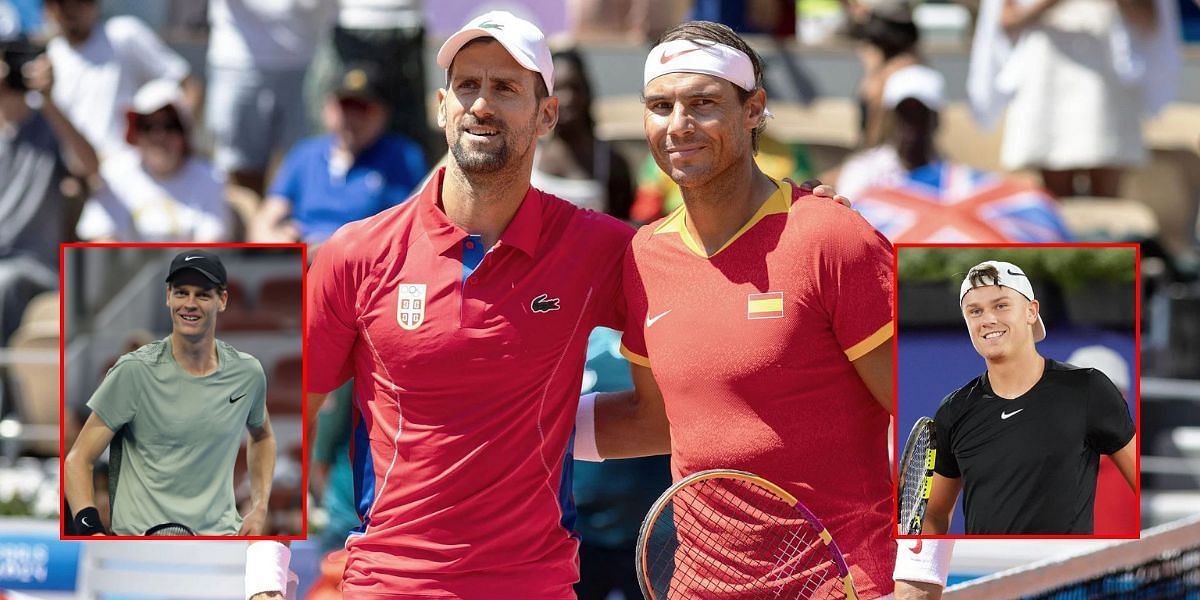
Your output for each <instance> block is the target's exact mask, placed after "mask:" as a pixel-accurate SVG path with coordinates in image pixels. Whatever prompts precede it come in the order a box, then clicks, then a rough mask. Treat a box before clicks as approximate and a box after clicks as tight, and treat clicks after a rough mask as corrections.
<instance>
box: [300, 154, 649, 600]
mask: <svg viewBox="0 0 1200 600" xmlns="http://www.w3.org/2000/svg"><path fill="white" fill-rule="evenodd" d="M443 176H444V171H442V170H439V171H438V172H437V173H436V174H435V175H434V177H433V178H432V179H431V181H430V182H429V183H428V184H427V185H426V186H425V187H424V188H423V189H422V190H420V191H419V192H418V193H417V195H416V196H414V197H413V198H412V199H411V200H409V201H408V202H406V203H404V204H401V205H400V206H397V207H395V208H392V209H389V210H387V211H384V212H382V213H380V214H378V215H376V216H374V217H371V218H368V219H364V220H362V221H357V222H354V223H350V224H348V225H346V226H345V227H343V228H342V229H340V230H339V231H338V232H337V233H336V234H335V235H334V236H333V237H332V238H331V239H330V240H329V241H328V242H327V243H326V244H325V245H324V246H322V248H321V250H320V252H319V253H318V254H317V257H316V260H315V262H314V263H313V266H312V270H311V272H310V277H309V298H310V306H309V311H308V329H309V332H308V333H309V338H308V339H309V347H310V348H312V350H311V359H312V360H310V361H309V365H308V384H309V389H310V390H312V391H313V392H328V391H330V390H333V389H335V388H336V387H338V386H339V385H341V384H342V383H344V382H345V381H346V380H347V379H348V378H350V377H354V381H355V384H354V394H355V406H356V409H357V411H358V414H357V415H356V430H355V437H354V444H353V448H352V452H351V453H352V459H353V463H354V466H355V468H356V478H355V479H356V481H355V483H356V492H357V494H358V499H359V509H360V511H359V512H360V514H361V515H362V516H363V517H364V526H363V528H362V531H361V532H360V533H356V534H352V535H351V537H350V539H349V541H348V542H347V548H348V549H349V551H350V552H349V561H348V562H347V565H346V571H345V576H344V586H345V588H344V589H345V592H346V594H347V597H379V598H383V597H387V598H472V599H473V598H494V599H506V598H513V599H517V598H522V599H524V598H546V599H556V598H574V594H573V593H572V591H571V585H572V584H573V583H574V582H575V581H576V580H577V579H578V565H577V561H576V553H577V549H578V542H577V539H576V537H575V536H574V534H573V532H572V531H571V527H572V524H573V521H574V507H573V505H572V504H571V501H570V489H571V487H570V476H571V473H570V468H569V467H570V461H571V457H570V455H569V454H568V440H569V438H570V436H571V431H572V427H573V425H574V420H575V409H576V404H577V400H578V394H579V390H580V387H581V380H582V376H583V370H584V369H583V365H584V360H585V358H586V347H587V339H588V334H589V332H590V331H591V330H592V328H593V327H595V326H597V325H604V326H608V327H616V328H619V327H621V326H622V325H623V324H624V305H623V300H622V296H621V292H620V285H621V259H622V256H623V254H624V250H625V247H626V246H627V244H628V242H629V240H630V239H631V238H632V237H633V233H634V232H633V230H631V229H630V228H629V227H627V226H626V225H624V224H622V223H621V222H619V221H617V220H615V219H613V218H611V217H608V216H606V215H602V214H598V213H595V212H592V211H585V210H581V209H578V208H576V207H575V206H573V205H571V204H569V203H568V202H565V201H563V200H561V199H559V198H556V197H554V196H550V195H548V194H545V193H543V192H541V191H539V190H536V189H533V188H530V190H529V191H528V193H527V194H526V195H525V199H524V200H523V201H522V204H521V207H520V208H519V209H518V211H517V213H516V215H515V216H514V217H513V220H512V222H511V223H510V224H509V226H508V228H507V229H505V231H504V233H503V234H502V235H501V236H500V240H499V241H498V242H497V243H496V245H495V246H494V247H493V248H491V249H490V250H489V251H488V252H487V253H486V255H484V257H483V260H482V261H481V262H480V263H479V265H478V267H476V268H475V269H474V270H473V272H470V275H469V277H466V278H465V279H464V272H468V271H470V269H467V270H466V271H464V265H463V249H464V246H465V245H466V244H469V243H472V242H470V241H469V240H467V232H465V231H463V230H462V229H460V228H459V227H458V226H456V225H455V224H453V223H452V222H450V220H449V219H448V218H447V217H446V215H445V213H444V212H443V211H442V209H441V189H442V179H443Z"/></svg>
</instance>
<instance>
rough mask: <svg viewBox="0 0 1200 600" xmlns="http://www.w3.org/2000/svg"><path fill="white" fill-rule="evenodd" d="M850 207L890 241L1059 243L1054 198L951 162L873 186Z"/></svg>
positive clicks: (1062, 229)
mask: <svg viewBox="0 0 1200 600" xmlns="http://www.w3.org/2000/svg"><path fill="white" fill-rule="evenodd" d="M853 207H854V208H855V209H857V210H858V212H860V213H861V214H862V215H863V217H864V218H866V219H867V221H869V222H870V223H871V224H872V225H874V226H875V228H876V229H878V230H879V231H880V232H882V233H883V234H884V235H886V236H887V237H888V239H889V240H891V241H892V242H933V243H950V242H965V243H972V242H982V243H989V242H1031V243H1043V242H1062V241H1068V240H1070V238H1071V234H1070V233H1069V232H1068V231H1067V228H1066V225H1065V224H1064V223H1063V220H1062V216H1060V215H1059V213H1058V207H1057V204H1056V203H1055V200H1054V199H1053V198H1052V197H1050V195H1049V194H1047V193H1046V192H1045V191H1044V190H1042V189H1041V188H1039V187H1037V186H1035V185H1032V184H1029V183H1027V182H1024V181H1021V180H1017V179H1013V178H1009V177H1003V176H999V175H994V174H991V173H985V172H983V171H978V170H976V169H973V168H971V167H968V166H965V165H960V164H954V163H951V162H944V161H943V162H935V163H931V164H928V165H925V166H923V167H920V168H918V169H916V170H914V171H912V172H911V173H909V175H908V178H907V179H905V180H903V181H901V182H900V183H898V184H894V185H889V186H884V187H873V188H870V189H868V190H866V191H865V192H863V195H862V197H861V198H856V199H854V201H853Z"/></svg>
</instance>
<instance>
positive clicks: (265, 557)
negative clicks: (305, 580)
mask: <svg viewBox="0 0 1200 600" xmlns="http://www.w3.org/2000/svg"><path fill="white" fill-rule="evenodd" d="M291 561H292V550H291V548H288V547H287V546H284V545H283V544H280V543H279V542H274V541H269V540H268V541H262V542H251V543H250V545H249V546H247V547H246V600H250V598H252V597H254V595H255V594H261V593H263V592H279V593H281V594H283V596H284V598H294V597H295V594H296V584H297V583H299V578H297V577H296V574H295V573H293V572H291V571H289V570H288V564H289V563H291Z"/></svg>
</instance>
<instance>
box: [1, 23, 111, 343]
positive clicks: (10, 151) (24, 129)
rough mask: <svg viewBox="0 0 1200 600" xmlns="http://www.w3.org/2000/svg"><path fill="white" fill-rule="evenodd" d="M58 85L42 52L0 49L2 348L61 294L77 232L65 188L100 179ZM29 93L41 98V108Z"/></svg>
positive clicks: (9, 46) (15, 46) (17, 47)
mask: <svg viewBox="0 0 1200 600" xmlns="http://www.w3.org/2000/svg"><path fill="white" fill-rule="evenodd" d="M54 82H55V73H54V70H53V68H52V67H51V64H50V61H49V60H48V59H46V58H45V57H44V56H37V54H36V48H31V47H29V46H28V45H27V44H22V43H20V42H9V43H5V44H3V45H0V182H3V184H2V185H0V344H7V343H8V337H9V336H10V335H12V333H13V331H14V330H16V328H17V325H18V324H19V323H20V321H21V315H22V313H24V312H25V305H26V304H28V303H29V301H30V300H31V299H32V298H33V297H34V296H36V295H37V294H39V293H41V292H44V291H47V290H52V289H55V288H57V287H58V245H59V243H61V242H64V241H67V232H69V231H71V230H73V229H74V227H75V224H74V223H73V222H68V220H69V217H68V214H69V213H70V211H69V209H68V203H67V199H66V198H65V197H64V194H63V186H64V181H65V180H66V179H67V176H68V175H74V176H75V177H78V178H81V179H82V178H87V177H90V176H91V175H93V174H94V173H96V171H97V162H98V161H97V159H96V153H95V152H94V151H93V150H92V147H91V145H89V144H88V142H87V140H86V139H84V137H83V135H82V134H80V133H79V131H77V130H76V129H75V127H73V126H72V125H71V122H70V121H69V120H68V118H67V117H66V116H65V115H64V114H63V112H62V111H61V110H60V109H59V107H58V104H57V103H56V102H55V94H54V93H53V89H54ZM27 91H35V92H38V93H39V94H40V96H41V106H40V107H39V108H37V109H34V108H31V107H30V106H29V104H28V103H27V99H29V98H31V97H32V96H30V95H27V93H26V92H27Z"/></svg>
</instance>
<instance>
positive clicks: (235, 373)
mask: <svg viewBox="0 0 1200 600" xmlns="http://www.w3.org/2000/svg"><path fill="white" fill-rule="evenodd" d="M170 340H171V338H170V337H169V336H168V337H167V338H164V339H162V340H159V341H156V342H151V343H149V344H146V345H145V346H142V347H141V348H138V349H137V350H134V351H133V352H130V353H129V354H126V355H124V356H122V357H121V358H120V359H118V360H117V363H116V364H115V365H113V367H112V369H109V371H108V374H107V375H105V376H104V381H102V382H101V383H100V387H99V388H97V389H96V392H95V393H94V394H92V398H91V400H88V406H89V407H90V408H91V409H92V410H93V411H95V413H96V415H97V416H99V417H100V418H101V419H102V420H103V421H104V423H105V424H106V425H107V426H108V427H109V428H110V429H112V430H113V431H120V432H121V434H122V435H121V437H120V440H121V441H120V442H119V443H120V444H121V448H120V449H121V456H120V459H119V463H120V464H116V465H112V466H111V468H113V469H119V479H118V484H117V487H116V494H115V497H114V498H112V511H113V513H112V529H113V533H115V534H117V535H141V534H143V533H145V532H146V530H147V529H149V528H151V527H153V526H155V525H158V524H160V523H167V522H175V523H181V524H183V525H187V526H188V527H190V528H192V530H193V531H195V532H196V533H197V534H199V535H234V534H236V533H237V532H238V529H239V528H240V527H241V524H242V517H241V515H240V514H238V511H237V505H236V502H235V500H234V493H233V467H234V461H235V460H236V459H237V454H238V449H239V448H240V447H241V442H242V439H243V438H244V436H245V433H246V429H247V427H259V426H261V425H262V423H263V421H264V419H265V418H266V390H267V378H266V374H265V373H264V372H263V368H262V365H261V364H259V362H258V359H256V358H254V357H253V356H250V355H249V354H246V353H245V352H238V351H237V350H236V349H234V348H233V346H230V345H229V344H226V343H225V342H222V341H221V340H217V341H216V347H217V360H218V367H217V370H216V371H215V372H213V373H211V374H209V375H206V376H204V377H196V376H194V375H191V374H189V373H187V372H186V371H184V370H183V369H182V368H181V367H180V366H179V364H178V363H176V362H175V357H174V355H173V354H172V353H171V341H170ZM122 428H124V430H123V431H122Z"/></svg>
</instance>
